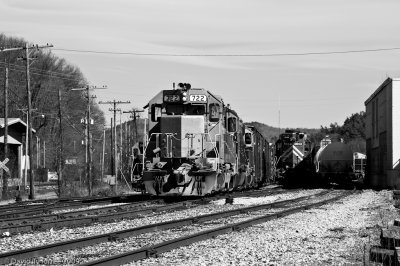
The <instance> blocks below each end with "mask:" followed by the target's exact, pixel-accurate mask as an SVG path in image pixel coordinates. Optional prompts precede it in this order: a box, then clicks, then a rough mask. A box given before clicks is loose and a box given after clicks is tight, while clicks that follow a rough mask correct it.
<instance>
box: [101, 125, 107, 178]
mask: <svg viewBox="0 0 400 266" xmlns="http://www.w3.org/2000/svg"><path fill="white" fill-rule="evenodd" d="M105 151H106V126H105V125H104V127H103V152H102V154H101V180H103V178H104V153H105Z"/></svg>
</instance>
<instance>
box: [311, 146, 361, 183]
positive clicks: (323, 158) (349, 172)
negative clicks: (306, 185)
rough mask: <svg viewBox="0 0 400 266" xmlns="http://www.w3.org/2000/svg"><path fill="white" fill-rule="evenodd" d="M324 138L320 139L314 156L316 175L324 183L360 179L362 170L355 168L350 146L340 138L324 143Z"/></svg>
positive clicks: (347, 181)
mask: <svg viewBox="0 0 400 266" xmlns="http://www.w3.org/2000/svg"><path fill="white" fill-rule="evenodd" d="M326 139H327V138H325V139H324V140H326ZM324 140H323V141H321V147H320V148H319V150H318V151H317V153H316V155H315V158H314V164H315V171H316V173H317V175H318V177H319V178H321V179H322V180H324V181H325V182H326V183H335V184H339V185H348V184H352V183H353V182H355V181H360V179H362V178H363V177H364V174H363V173H364V172H363V171H362V169H356V168H355V163H356V157H355V153H353V151H352V149H351V147H350V146H349V145H348V144H346V143H344V142H343V140H341V139H336V138H335V139H332V140H331V142H330V143H327V144H326V145H324ZM359 170H360V171H359Z"/></svg>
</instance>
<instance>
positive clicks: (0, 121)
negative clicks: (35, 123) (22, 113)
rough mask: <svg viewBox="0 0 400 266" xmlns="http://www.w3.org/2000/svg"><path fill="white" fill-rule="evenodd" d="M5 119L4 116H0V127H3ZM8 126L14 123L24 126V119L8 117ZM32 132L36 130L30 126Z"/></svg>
mask: <svg viewBox="0 0 400 266" xmlns="http://www.w3.org/2000/svg"><path fill="white" fill-rule="evenodd" d="M4 120H5V119H4V118H0V128H4V127H5V121H4ZM7 122H8V126H11V125H14V124H18V123H20V124H22V125H23V126H24V127H26V126H27V125H26V123H25V122H24V121H22V120H21V118H8V121H7ZM32 132H36V130H34V129H33V128H32Z"/></svg>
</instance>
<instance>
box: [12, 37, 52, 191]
mask: <svg viewBox="0 0 400 266" xmlns="http://www.w3.org/2000/svg"><path fill="white" fill-rule="evenodd" d="M49 47H53V45H49V44H46V45H42V46H38V45H36V46H28V43H26V44H25V47H17V48H10V49H8V51H15V50H25V58H22V60H24V61H26V91H27V95H28V156H29V189H30V191H29V192H30V193H29V199H35V189H34V176H33V167H32V166H33V163H32V158H31V157H32V99H31V85H30V77H29V64H30V61H31V60H34V58H29V56H30V54H29V51H30V50H31V49H36V50H39V49H41V48H49Z"/></svg>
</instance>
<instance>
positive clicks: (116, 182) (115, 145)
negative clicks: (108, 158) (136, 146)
mask: <svg viewBox="0 0 400 266" xmlns="http://www.w3.org/2000/svg"><path fill="white" fill-rule="evenodd" d="M129 103H131V102H130V101H116V100H113V101H106V102H103V101H100V102H99V104H112V105H113V108H110V109H108V110H109V111H112V112H114V173H115V186H114V192H115V193H117V186H118V178H117V177H118V170H117V169H118V168H117V111H121V110H120V109H117V104H129Z"/></svg>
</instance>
